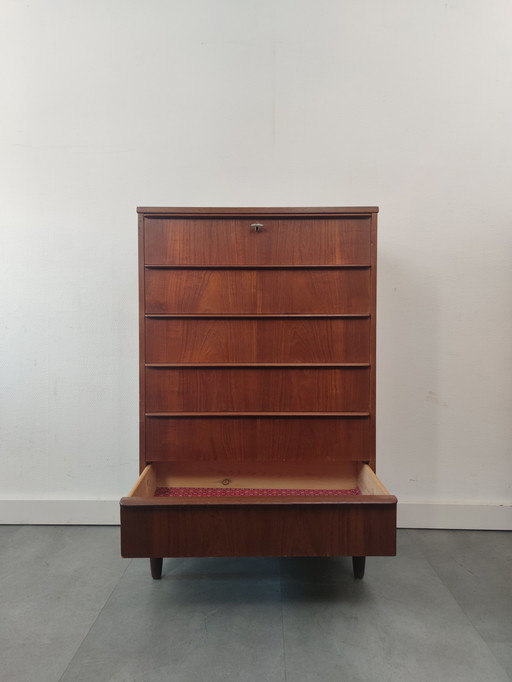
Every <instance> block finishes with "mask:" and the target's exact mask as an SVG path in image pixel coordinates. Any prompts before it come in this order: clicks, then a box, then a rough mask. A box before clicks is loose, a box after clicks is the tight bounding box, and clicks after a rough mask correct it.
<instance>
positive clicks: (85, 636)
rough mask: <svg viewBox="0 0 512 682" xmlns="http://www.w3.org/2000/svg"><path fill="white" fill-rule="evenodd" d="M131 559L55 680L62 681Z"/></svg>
mask: <svg viewBox="0 0 512 682" xmlns="http://www.w3.org/2000/svg"><path fill="white" fill-rule="evenodd" d="M132 561H133V559H130V561H129V562H128V565H127V566H126V567H125V569H124V571H123V572H122V573H121V575H120V576H119V580H118V581H117V582H116V584H115V585H114V587H113V588H112V589H111V590H110V592H109V595H108V597H107V598H106V599H105V603H104V604H103V606H102V607H101V609H100V610H99V611H98V613H97V615H96V618H95V619H94V620H93V622H92V623H91V625H90V627H89V628H88V630H87V632H86V633H85V635H84V636H83V638H82V641H81V642H80V644H79V645H78V646H77V648H76V649H75V651H74V653H73V655H72V656H71V658H70V659H69V663H68V664H67V666H66V667H65V668H64V670H63V672H62V675H61V676H60V677H59V679H58V680H57V682H62V678H63V677H64V675H65V674H66V673H67V671H68V669H69V666H70V665H71V664H72V663H73V661H74V660H75V658H76V655H77V653H78V652H79V650H80V647H81V646H82V644H83V643H84V642H85V640H86V639H87V637H88V636H89V633H90V632H91V630H92V629H93V627H94V625H95V623H96V621H97V620H98V618H99V617H100V616H101V614H102V613H103V611H104V609H105V607H106V606H107V604H108V602H109V601H110V598H111V597H112V595H113V594H114V591H115V590H116V588H117V587H118V585H119V583H120V582H121V580H122V579H123V577H124V574H125V573H126V571H127V570H128V567H129V566H130V564H131V563H132Z"/></svg>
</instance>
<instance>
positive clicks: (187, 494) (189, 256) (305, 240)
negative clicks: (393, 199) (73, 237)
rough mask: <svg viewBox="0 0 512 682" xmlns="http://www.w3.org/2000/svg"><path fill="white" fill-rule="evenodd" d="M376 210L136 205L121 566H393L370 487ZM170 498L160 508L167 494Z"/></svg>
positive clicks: (389, 517)
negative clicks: (290, 559) (377, 559)
mask: <svg viewBox="0 0 512 682" xmlns="http://www.w3.org/2000/svg"><path fill="white" fill-rule="evenodd" d="M377 211H378V209H377V208H211V209H206V208H139V209H138V213H139V277H140V471H141V475H140V477H139V479H138V481H137V482H136V484H135V486H134V487H133V489H132V491H131V492H130V493H129V495H128V496H127V497H124V498H123V499H122V500H121V553H122V555H123V556H124V557H149V558H150V559H151V571H152V575H153V577H154V578H159V577H160V576H161V571H162V558H163V557H181V556H188V557H192V556H196V557H197V556H208V557H221V556H247V557H249V556H352V557H353V568H354V575H355V577H358V578H361V577H362V576H363V574H364V562H365V557H366V556H368V555H394V554H395V540H396V498H395V497H394V496H392V495H390V494H389V493H388V491H387V490H386V489H385V488H384V486H383V485H382V483H381V482H380V481H379V480H378V478H377V477H376V475H375V302H376V300H375V299H376V247H377ZM161 495H163V496H161Z"/></svg>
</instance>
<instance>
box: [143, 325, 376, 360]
mask: <svg viewBox="0 0 512 682" xmlns="http://www.w3.org/2000/svg"><path fill="white" fill-rule="evenodd" d="M145 339H146V362H147V363H156V362H161V363H165V362H169V363H175V362H179V363H181V362H184V363H186V362H205V363H211V362H242V363H243V362H263V363H265V362H288V363H290V362H291V363H304V362H309V363H311V362H338V363H340V362H368V361H369V358H370V319H369V318H345V319H344V318H339V319H330V318H327V319H326V318H323V319H322V318H321V319H314V318H313V319H311V318H309V319H308V318H279V319H268V318H266V319H265V318H264V319H257V318H252V319H218V318H206V319H161V318H160V319H147V320H146V323H145Z"/></svg>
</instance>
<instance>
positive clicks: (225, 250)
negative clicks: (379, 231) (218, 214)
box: [145, 216, 371, 267]
mask: <svg viewBox="0 0 512 682" xmlns="http://www.w3.org/2000/svg"><path fill="white" fill-rule="evenodd" d="M370 221H371V218H370V217H369V216H360V217H353V218H346V219H344V220H343V221H342V220H340V219H339V218H335V217H333V218H322V219H320V218H316V219H315V218H313V219H311V220H310V221H309V222H307V223H306V222H304V220H303V219H301V218H296V219H290V218H285V219H276V218H264V219H263V218H262V222H261V223H255V222H254V220H253V219H252V218H243V219H240V218H211V217H206V218H183V219H180V218H173V219H165V218H161V219H160V220H149V221H148V225H147V229H146V240H145V262H146V265H160V264H165V265H178V266H185V265H196V266H197V265H198V266H211V265H229V266H231V267H232V266H236V265H248V266H253V265H263V266H267V267H268V266H286V265H293V266H301V265H308V266H310V265H322V266H325V265H350V264H354V263H356V264H360V265H369V264H370V230H369V223H370ZM252 225H258V231H255V228H254V227H252ZM260 225H261V227H260Z"/></svg>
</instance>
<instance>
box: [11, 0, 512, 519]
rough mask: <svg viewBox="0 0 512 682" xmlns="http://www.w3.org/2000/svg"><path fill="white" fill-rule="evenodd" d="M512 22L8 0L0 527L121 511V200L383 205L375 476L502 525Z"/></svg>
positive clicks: (127, 365)
mask: <svg viewBox="0 0 512 682" xmlns="http://www.w3.org/2000/svg"><path fill="white" fill-rule="evenodd" d="M511 22H512V4H511V3H510V2H509V0H487V1H486V2H482V1H481V0H417V1H416V2H411V0H387V1H386V2H382V0H342V1H340V0H259V1H258V0H217V1H214V0H186V1H185V0H182V1H181V2H180V1H178V0H174V1H173V0H138V1H135V0H108V2H105V1H104V0H88V2H83V1H82V0H80V1H79V0H44V1H43V0H32V1H28V0H27V1H24V2H22V1H21V0H3V2H2V3H1V5H0V51H1V55H0V56H1V59H0V69H1V71H2V81H1V82H2V87H1V88H0V121H1V126H0V145H1V154H0V173H1V176H0V177H1V183H0V186H1V188H2V200H1V204H0V216H1V243H0V248H1V269H0V272H1V296H2V320H1V344H2V356H1V372H2V379H1V386H2V391H1V406H0V408H1V422H2V423H1V459H2V461H1V472H2V474H1V477H0V498H1V500H3V501H2V502H0V521H3V522H15V523H16V522H30V523H38V522H56V523H58V522H62V523H69V522H91V523H94V522H106V523H108V522H113V521H116V519H117V504H116V501H117V499H118V498H119V497H120V496H121V495H122V494H125V493H126V492H127V490H128V489H129V487H130V486H131V483H132V482H133V480H134V478H135V475H136V473H137V392H138V386H137V274H136V264H137V253H136V215H135V207H136V206H137V205H146V206H147V205H168V206H171V205H179V206H188V205H190V206H194V205H195V206H201V205H202V206H215V205H220V206H231V205H240V206H243V205H251V206H257V205H285V206H286V205H290V206H294V205H298V206H300V205H303V206H320V205H331V206H332V205H339V206H343V205H358V204H362V205H374V204H376V205H379V206H380V207H381V213H380V249H379V258H380V264H379V275H380V284H379V345H378V361H379V366H378V463H379V466H378V469H379V473H380V475H381V478H382V479H383V480H384V482H385V483H386V484H387V485H388V487H389V488H390V489H391V490H392V492H394V493H396V494H397V495H398V497H399V498H400V500H401V502H402V505H401V508H400V522H401V525H405V526H407V525H413V526H414V525H417V526H422V525H427V526H428V525H430V526H437V527H443V526H444V527H450V526H452V527H453V526H455V527H488V528H506V527H509V528H512V514H511V512H512V507H511V498H512V494H511V482H512V465H511V462H512V458H511V442H512V418H511V414H512V229H511V228H512V224H511V223H512V217H511V216H512V211H511V202H510V191H511V186H512V182H511V180H512V136H511V134H510V121H511V120H512V77H511V68H510V65H511V63H512V41H511V40H510V25H511ZM20 500H27V501H28V502H27V503H22V502H20ZM59 500H62V503H61V504H59V503H58V501H59ZM72 501H75V502H72ZM87 501H89V502H87Z"/></svg>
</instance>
